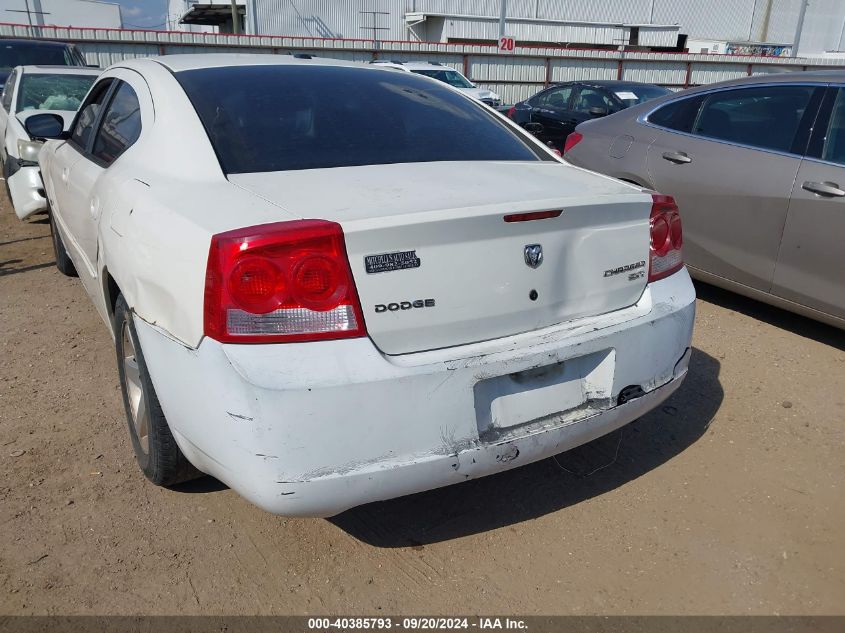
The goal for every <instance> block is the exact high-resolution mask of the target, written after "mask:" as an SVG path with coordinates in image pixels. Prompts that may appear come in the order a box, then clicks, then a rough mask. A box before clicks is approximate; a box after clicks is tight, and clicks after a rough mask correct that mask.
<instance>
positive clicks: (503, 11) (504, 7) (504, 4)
mask: <svg viewBox="0 0 845 633" xmlns="http://www.w3.org/2000/svg"><path fill="white" fill-rule="evenodd" d="M507 13H508V0H501V6H500V7H499V41H500V42H501V41H502V38H503V37H504V36H505V16H506V15H507Z"/></svg>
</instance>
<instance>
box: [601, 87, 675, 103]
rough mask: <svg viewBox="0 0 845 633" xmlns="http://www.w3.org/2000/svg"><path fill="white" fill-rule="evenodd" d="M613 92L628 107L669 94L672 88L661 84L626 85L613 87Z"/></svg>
mask: <svg viewBox="0 0 845 633" xmlns="http://www.w3.org/2000/svg"><path fill="white" fill-rule="evenodd" d="M611 92H613V94H615V95H616V96H617V97H618V98H619V100H620V101H622V103H624V104H625V107H626V108H630V107H631V106H635V105H637V104H640V103H645V102H646V101H651V100H652V99H657V97H662V96H663V95H668V94H669V93H670V92H672V91H671V90H669V89H668V88H661V87H660V86H624V87H622V88H612V89H611Z"/></svg>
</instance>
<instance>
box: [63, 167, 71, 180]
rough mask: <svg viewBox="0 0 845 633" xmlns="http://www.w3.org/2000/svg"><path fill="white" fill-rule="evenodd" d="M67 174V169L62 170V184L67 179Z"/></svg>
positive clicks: (68, 171)
mask: <svg viewBox="0 0 845 633" xmlns="http://www.w3.org/2000/svg"><path fill="white" fill-rule="evenodd" d="M69 173H70V170H69V169H68V168H67V167H63V168H62V182H67V177H68V174H69Z"/></svg>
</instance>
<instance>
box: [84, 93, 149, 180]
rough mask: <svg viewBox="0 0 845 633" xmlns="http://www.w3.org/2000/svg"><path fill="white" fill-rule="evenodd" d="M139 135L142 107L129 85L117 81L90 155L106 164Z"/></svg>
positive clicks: (111, 161) (114, 158)
mask: <svg viewBox="0 0 845 633" xmlns="http://www.w3.org/2000/svg"><path fill="white" fill-rule="evenodd" d="M140 135H141V106H140V104H139V103H138V96H137V95H136V94H135V91H134V90H133V89H132V86H130V85H129V84H127V83H125V82H120V85H119V86H118V88H117V90H115V91H114V96H113V97H112V99H111V101H110V102H109V105H108V107H107V108H106V112H105V114H103V119H102V123H101V124H100V129H99V130H98V131H97V138H96V139H95V141H94V148H93V149H92V150H91V153H92V154H93V155H94V157H95V158H98V159H99V160H101V161H102V162H104V163H106V164H107V165H109V164H111V163H113V162H114V161H115V160H116V159H117V157H118V156H120V155H121V154H122V153H123V152H125V151H126V150H127V148H129V146H130V145H132V144H133V143H134V142H135V141H137V140H138V137H139V136H140Z"/></svg>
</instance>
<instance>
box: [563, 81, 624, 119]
mask: <svg viewBox="0 0 845 633" xmlns="http://www.w3.org/2000/svg"><path fill="white" fill-rule="evenodd" d="M592 108H602V109H603V110H604V111H605V112H606V113H607V112H613V111H614V110H618V109H619V106H618V105H617V104H616V103H614V101H613V99H611V98H610V97H609V96H608V94H607V93H606V92H605V91H604V90H599V89H597V88H589V87H587V86H582V87H581V90H579V91H578V98H576V99H575V105H574V107H573V108H572V109H573V110H574V111H575V112H584V113H587V112H589V111H590V110H591V109H592Z"/></svg>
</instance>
